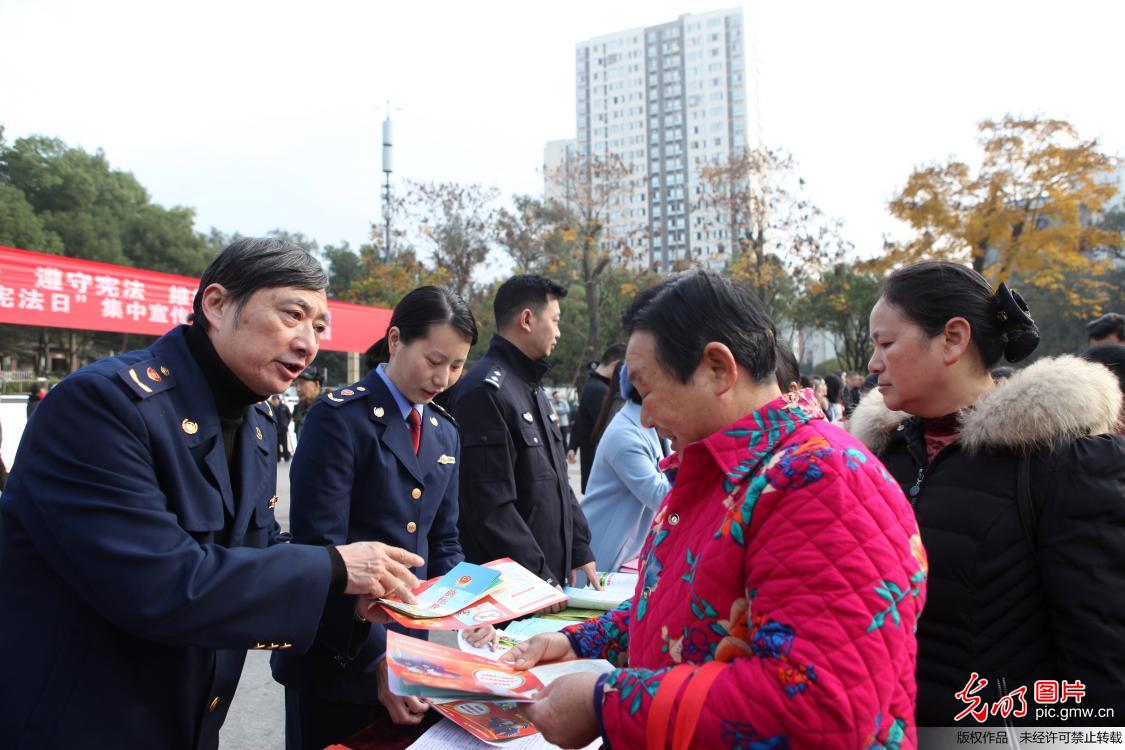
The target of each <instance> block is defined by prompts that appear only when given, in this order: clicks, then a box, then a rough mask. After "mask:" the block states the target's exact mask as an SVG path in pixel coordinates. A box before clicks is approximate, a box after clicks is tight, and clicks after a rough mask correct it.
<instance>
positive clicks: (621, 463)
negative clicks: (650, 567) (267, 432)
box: [582, 401, 672, 572]
mask: <svg viewBox="0 0 1125 750" xmlns="http://www.w3.org/2000/svg"><path fill="white" fill-rule="evenodd" d="M663 457H664V453H663V451H662V450H661V447H660V438H659V437H658V436H657V434H656V430H654V429H652V428H651V427H643V426H641V407H640V406H639V405H638V404H635V403H633V402H632V401H626V402H625V405H624V406H622V407H621V410H620V411H619V412H617V415H616V416H615V417H614V418H613V419H612V420H611V421H610V423H609V426H608V427H606V429H605V432H604V433H603V434H602V439H601V441H600V442H599V443H598V450H597V453H596V455H595V456H594V465H593V466H592V467H591V469H590V482H589V484H587V485H586V497H585V499H584V500H583V501H582V512H583V513H585V514H586V520H587V521H588V522H589V524H590V531H591V534H592V537H593V538H592V539H591V541H590V549H591V550H592V551H593V553H594V557H595V558H596V559H597V564H598V570H599V571H610V572H612V571H616V570H617V569H619V568H620V567H621V564H622V563H626V562H628V561H629V560H632V559H633V558H635V557H636V556H637V555H638V554H640V551H641V547H642V546H643V544H644V540H645V534H647V533H648V528H649V526H650V525H651V524H652V519H653V516H655V515H656V511H657V509H658V508H659V507H660V504H661V503H662V502H664V496H665V495H667V494H668V491H669V490H670V489H671V487H672V485H671V483H670V482H669V481H668V477H666V476H665V475H664V474H663V473H662V472H661V471H660V468H659V467H658V464H659V462H660V460H661V459H662V458H663Z"/></svg>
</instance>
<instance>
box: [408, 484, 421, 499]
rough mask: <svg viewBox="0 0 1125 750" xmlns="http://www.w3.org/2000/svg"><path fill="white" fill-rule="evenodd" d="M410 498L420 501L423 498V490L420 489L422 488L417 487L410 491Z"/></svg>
mask: <svg viewBox="0 0 1125 750" xmlns="http://www.w3.org/2000/svg"><path fill="white" fill-rule="evenodd" d="M410 496H411V497H412V498H414V499H415V500H420V499H421V498H422V490H421V488H420V487H415V488H414V489H412V490H410Z"/></svg>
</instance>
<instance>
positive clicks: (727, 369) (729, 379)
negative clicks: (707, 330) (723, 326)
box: [697, 341, 738, 396]
mask: <svg viewBox="0 0 1125 750" xmlns="http://www.w3.org/2000/svg"><path fill="white" fill-rule="evenodd" d="M699 370H702V371H703V374H704V376H705V377H706V378H707V382H708V383H709V384H710V385H711V387H712V388H713V389H714V392H715V395H716V396H721V395H722V394H724V393H726V392H727V391H729V390H730V389H731V388H733V387H734V385H735V383H737V382H738V362H737V360H735V358H734V354H732V353H731V350H730V347H728V346H727V345H726V344H722V343H720V342H718V341H712V342H710V343H708V344H707V346H705V347H703V356H702V357H700V359H699V367H698V368H697V372H698V371H699Z"/></svg>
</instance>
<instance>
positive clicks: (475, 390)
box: [449, 275, 597, 608]
mask: <svg viewBox="0 0 1125 750" xmlns="http://www.w3.org/2000/svg"><path fill="white" fill-rule="evenodd" d="M565 296H566V289H565V288H564V287H562V286H559V285H558V284H556V283H555V282H553V281H551V280H550V279H546V278H543V277H542V276H534V275H521V276H513V277H512V278H510V279H508V280H507V281H505V282H504V283H503V284H501V285H500V288H499V289H498V290H497V292H496V299H495V300H494V301H493V303H492V309H493V312H494V314H495V315H496V331H497V332H496V334H495V335H494V336H493V337H492V341H491V342H490V344H489V347H488V353H487V354H485V356H484V357H482V358H481V360H480V361H479V362H478V363H477V364H476V366H475V367H473V369H472V370H470V371H469V373H468V374H467V375H465V376H464V378H463V380H462V382H461V383H459V384H458V385H457V388H455V389H454V391H453V393H452V395H451V396H450V400H449V404H450V411H451V412H453V415H454V416H455V417H456V418H457V420H458V421H459V422H460V423H461V424H462V425H463V429H464V435H463V437H462V445H461V451H462V453H463V455H464V458H463V460H462V461H461V516H460V532H461V546H462V547H463V548H464V550H465V556H466V557H467V558H468V560H469V561H470V562H475V563H485V562H488V561H490V560H494V559H496V558H499V557H511V558H512V559H513V560H515V561H516V562H518V563H519V564H520V565H522V566H524V567H525V568H527V569H528V570H530V571H531V572H532V573H535V574H536V575H538V576H539V577H540V578H542V579H544V580H545V581H548V582H549V583H552V584H554V585H556V586H560V587H561V586H562V585H563V584H564V583H566V582H567V581H573V580H574V579H575V578H576V576H577V572H578V571H579V570H581V571H582V572H584V573H586V575H587V576H589V577H590V578H591V579H594V578H595V576H594V572H595V569H594V555H593V553H592V552H591V551H590V529H589V527H588V526H587V524H586V518H585V516H583V515H582V509H581V508H579V507H578V500H577V498H575V496H574V491H573V490H571V488H570V480H569V478H568V477H567V464H566V456H565V450H566V449H565V446H564V445H563V442H562V433H561V432H559V427H558V423H557V421H555V420H556V419H557V417H556V416H555V413H554V412H553V411H552V410H551V406H550V404H549V403H548V402H547V395H546V394H545V393H544V392H543V389H542V388H541V387H540V385H539V384H540V381H541V380H542V379H543V376H544V375H546V374H547V372H548V371H549V370H550V368H551V365H550V364H549V363H548V361H547V357H548V356H549V355H550V354H551V352H552V351H553V350H554V348H555V344H556V343H557V342H558V339H559V317H560V309H559V300H560V299H562V298H563V297H565ZM594 584H595V585H597V581H596V580H595V581H594ZM560 608H561V606H560Z"/></svg>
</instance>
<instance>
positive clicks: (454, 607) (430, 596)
mask: <svg viewBox="0 0 1125 750" xmlns="http://www.w3.org/2000/svg"><path fill="white" fill-rule="evenodd" d="M501 585H502V581H501V578H500V571H498V570H495V569H493V568H486V567H485V566H483V565H473V564H472V563H469V562H461V563H457V565H455V566H454V567H453V569H452V570H450V571H449V572H448V573H446V574H445V575H443V576H442V577H441V578H439V579H437V581H435V582H434V583H433V585H431V586H429V587H427V588H426V589H425V590H424V591H422V592H421V593H419V594H418V595H417V596H416V597H415V598H416V599H417V600H418V603H417V604H406V603H404V602H400V601H395V600H393V599H380V600H379V602H380V603H382V604H384V605H386V606H387V607H390V608H391V609H394V610H395V611H396V612H401V613H402V614H404V615H408V616H409V617H442V616H443V615H451V614H453V613H454V612H457V611H459V610H462V609H465V608H466V607H468V606H470V605H471V604H473V603H474V602H476V601H478V600H479V599H482V598H483V597H485V596H487V595H488V593H489V592H490V591H494V590H495V589H496V588H498V587H499V586H501Z"/></svg>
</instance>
